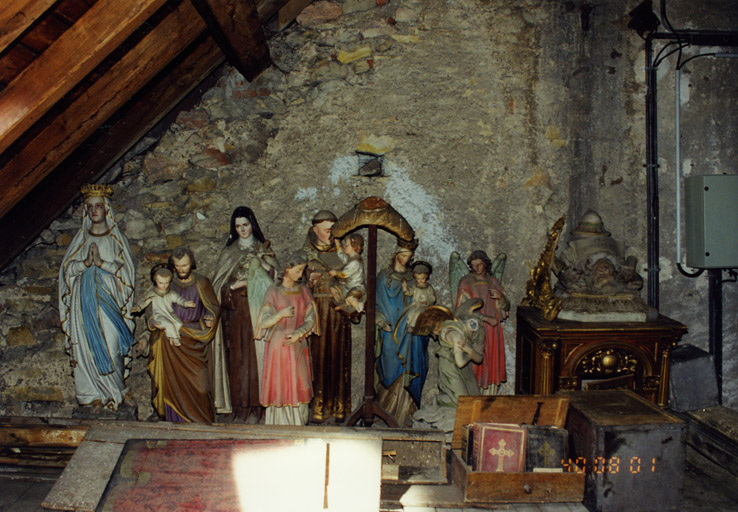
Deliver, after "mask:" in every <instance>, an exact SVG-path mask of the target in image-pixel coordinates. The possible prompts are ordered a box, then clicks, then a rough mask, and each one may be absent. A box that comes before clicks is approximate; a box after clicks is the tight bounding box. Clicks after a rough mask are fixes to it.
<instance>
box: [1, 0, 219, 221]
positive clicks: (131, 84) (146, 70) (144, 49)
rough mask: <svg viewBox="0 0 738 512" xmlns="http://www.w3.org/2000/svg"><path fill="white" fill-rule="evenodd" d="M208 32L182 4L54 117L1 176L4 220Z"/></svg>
mask: <svg viewBox="0 0 738 512" xmlns="http://www.w3.org/2000/svg"><path fill="white" fill-rule="evenodd" d="M203 30H205V23H204V22H203V21H202V19H201V18H200V17H199V16H198V15H197V12H196V11H195V9H194V7H192V4H190V3H189V2H182V3H181V4H180V5H179V7H178V8H177V9H176V10H175V11H173V12H172V13H170V14H169V16H167V17H166V18H165V19H164V20H163V21H162V22H161V23H160V24H159V25H158V26H157V27H155V28H154V29H153V30H152V31H151V32H150V33H149V34H147V35H146V37H144V39H142V40H141V41H140V42H139V44H137V45H136V46H135V47H134V48H133V49H132V50H131V51H129V52H128V53H127V54H126V55H124V56H123V58H122V59H121V60H120V61H119V62H118V63H117V64H115V65H114V66H113V67H112V68H111V69H110V70H109V71H108V72H107V73H106V74H105V75H104V76H102V77H101V78H100V79H99V80H97V82H95V83H94V84H93V85H92V86H91V87H90V88H89V89H88V90H87V91H86V92H85V93H84V94H83V95H82V96H80V97H79V98H78V99H77V100H76V101H75V102H74V103H72V104H71V105H70V106H69V107H68V108H67V109H66V111H64V112H62V113H61V114H60V115H59V116H57V117H56V118H54V120H53V121H51V122H50V123H49V124H48V125H47V126H46V127H45V128H44V129H43V130H42V131H41V132H40V133H39V134H38V135H37V136H36V137H35V138H34V139H33V140H32V141H31V142H29V143H28V144H26V145H25V147H24V148H23V149H22V150H21V152H20V153H19V154H18V155H16V156H15V157H14V158H13V159H12V160H10V161H9V162H8V163H7V164H6V165H5V167H4V168H3V170H2V173H0V216H3V215H5V214H6V213H7V212H8V211H9V210H10V209H11V208H12V207H13V206H14V205H15V204H16V203H17V202H18V201H19V200H20V198H21V197H23V196H24V195H25V194H26V193H27V192H28V191H29V190H31V189H32V188H33V187H34V186H36V185H37V184H38V183H39V182H40V181H41V180H42V179H43V178H44V177H45V176H46V175H47V174H48V173H49V172H51V170H52V169H53V168H54V167H55V166H56V165H58V163H59V162H61V161H62V160H63V159H64V158H66V157H67V156H69V154H71V152H72V151H73V150H74V149H75V148H76V147H77V146H78V145H79V144H80V143H81V142H82V141H84V140H85V139H86V138H87V137H89V136H90V135H91V134H92V133H93V132H94V131H95V130H96V129H97V128H98V127H99V126H100V125H102V124H103V123H104V122H105V121H106V120H107V119H108V118H109V117H110V116H111V115H112V114H113V113H114V112H115V111H116V110H118V109H119V108H120V107H121V106H122V105H123V104H124V103H125V102H126V101H128V100H129V99H130V98H131V97H132V96H133V94H134V93H135V92H136V91H138V90H139V89H140V88H141V87H143V86H144V85H145V84H146V83H147V82H148V81H149V80H151V79H152V78H153V77H154V76H155V75H156V74H157V73H158V72H160V71H161V70H162V69H163V68H164V67H165V66H166V65H167V64H168V63H169V62H170V61H171V60H172V59H173V58H174V57H175V56H176V55H177V54H178V53H179V52H180V51H182V50H184V49H185V48H186V47H187V46H188V45H189V44H190V43H192V41H194V40H195V38H196V37H197V36H198V35H199V34H200V33H201V32H202V31H203Z"/></svg>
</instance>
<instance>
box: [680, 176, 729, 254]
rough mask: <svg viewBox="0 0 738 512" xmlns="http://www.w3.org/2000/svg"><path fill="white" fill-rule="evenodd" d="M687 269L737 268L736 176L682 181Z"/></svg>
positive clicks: (707, 177) (702, 177)
mask: <svg viewBox="0 0 738 512" xmlns="http://www.w3.org/2000/svg"><path fill="white" fill-rule="evenodd" d="M684 199H685V205H684V209H685V223H686V230H687V265H688V266H690V267H692V268H738V174H713V175H703V176H690V177H688V178H686V179H685V197H684Z"/></svg>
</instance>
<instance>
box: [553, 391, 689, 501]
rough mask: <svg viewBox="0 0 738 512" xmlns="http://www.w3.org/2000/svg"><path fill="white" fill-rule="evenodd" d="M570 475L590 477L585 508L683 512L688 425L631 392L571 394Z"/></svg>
mask: <svg viewBox="0 0 738 512" xmlns="http://www.w3.org/2000/svg"><path fill="white" fill-rule="evenodd" d="M569 396H570V397H571V405H570V408H569V417H568V420H567V423H566V425H567V430H569V435H570V450H571V453H572V458H571V460H570V461H568V464H569V469H570V470H571V471H582V472H584V474H585V475H586V485H585V490H584V504H585V505H586V506H587V508H588V509H589V510H592V511H596V512H619V511H623V512H625V511H628V512H637V511H642V512H646V511H653V512H665V511H678V510H679V509H680V506H681V499H682V487H683V481H684V459H685V435H686V432H685V430H686V428H685V424H684V422H682V421H681V420H680V419H679V418H677V417H675V416H673V415H671V414H668V413H666V412H664V411H663V410H661V409H660V408H658V407H656V406H655V405H653V404H652V403H650V402H649V401H647V400H645V399H644V398H642V397H640V396H638V395H637V394H635V393H633V392H632V391H626V390H610V391H576V392H572V393H570V394H569Z"/></svg>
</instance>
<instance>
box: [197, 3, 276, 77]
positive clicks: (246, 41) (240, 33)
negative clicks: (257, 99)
mask: <svg viewBox="0 0 738 512" xmlns="http://www.w3.org/2000/svg"><path fill="white" fill-rule="evenodd" d="M191 1H192V4H193V5H194V6H195V8H196V9H197V11H198V12H199V13H200V15H201V16H202V17H203V18H204V19H205V21H206V22H207V24H208V28H209V29H210V33H211V34H212V36H213V39H215V41H216V42H217V43H218V46H220V49H221V50H222V51H223V53H224V54H225V56H226V58H227V59H228V62H230V63H231V64H232V65H233V66H234V67H235V68H236V69H237V70H238V71H239V72H240V73H241V74H242V75H243V76H244V77H245V78H246V79H247V80H253V79H254V78H255V77H256V76H258V75H259V73H261V72H262V71H264V70H265V69H266V68H267V67H268V66H269V64H270V62H271V61H270V58H269V48H268V47H267V44H266V37H265V36H264V31H263V30H262V28H261V22H260V21H259V15H258V13H257V11H256V6H255V4H254V2H253V0H191Z"/></svg>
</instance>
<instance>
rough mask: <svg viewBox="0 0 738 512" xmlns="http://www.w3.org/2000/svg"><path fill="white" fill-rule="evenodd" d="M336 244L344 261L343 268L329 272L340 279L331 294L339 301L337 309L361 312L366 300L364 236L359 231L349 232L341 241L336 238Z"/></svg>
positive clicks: (339, 255)
mask: <svg viewBox="0 0 738 512" xmlns="http://www.w3.org/2000/svg"><path fill="white" fill-rule="evenodd" d="M335 244H336V252H337V254H338V257H339V258H340V259H341V261H342V262H343V263H344V266H343V268H342V269H341V270H331V271H329V272H328V274H329V275H330V276H332V277H335V278H337V279H338V285H337V286H334V287H332V288H331V295H333V299H334V300H335V301H336V302H337V303H338V306H336V310H343V311H345V312H346V313H352V312H354V311H356V312H357V313H361V312H362V311H364V303H365V302H366V286H365V284H364V262H363V261H362V259H361V252H362V251H363V250H364V237H362V236H361V235H360V234H358V233H349V234H348V235H346V236H345V237H344V238H343V239H342V240H341V241H340V242H339V241H338V240H336V241H335Z"/></svg>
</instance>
